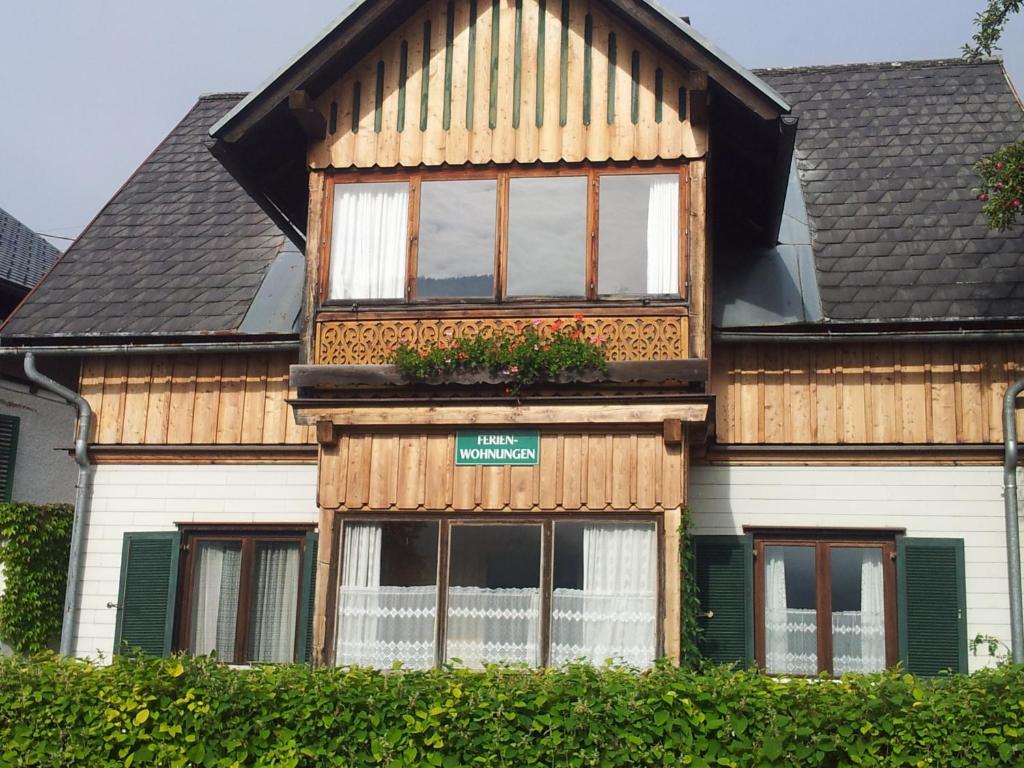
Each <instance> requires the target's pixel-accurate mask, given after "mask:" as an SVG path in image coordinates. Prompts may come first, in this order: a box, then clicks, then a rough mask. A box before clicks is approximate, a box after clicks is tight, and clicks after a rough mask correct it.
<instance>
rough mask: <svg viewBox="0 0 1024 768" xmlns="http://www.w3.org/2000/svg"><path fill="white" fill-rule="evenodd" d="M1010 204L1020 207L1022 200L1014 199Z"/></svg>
mask: <svg viewBox="0 0 1024 768" xmlns="http://www.w3.org/2000/svg"><path fill="white" fill-rule="evenodd" d="M1010 205H1012V206H1013V207H1014V208H1020V200H1014V201H1013V202H1012V203H1010Z"/></svg>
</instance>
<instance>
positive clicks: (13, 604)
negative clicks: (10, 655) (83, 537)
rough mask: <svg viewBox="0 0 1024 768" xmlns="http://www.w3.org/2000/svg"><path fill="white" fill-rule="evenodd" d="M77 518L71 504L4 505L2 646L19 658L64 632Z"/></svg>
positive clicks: (0, 514)
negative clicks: (61, 627)
mask: <svg viewBox="0 0 1024 768" xmlns="http://www.w3.org/2000/svg"><path fill="white" fill-rule="evenodd" d="M73 519H74V510H73V508H72V507H71V506H70V505H68V504H48V505H43V506H37V505H35V504H20V503H6V504H0V566H2V567H3V570H4V582H5V584H4V591H3V595H0V641H3V642H4V643H6V644H7V645H9V646H10V647H11V648H13V649H14V650H15V651H18V652H19V653H38V652H39V651H42V650H44V649H45V648H46V647H47V645H48V644H49V643H50V642H51V641H52V640H54V639H55V638H56V637H57V635H58V633H59V632H60V624H61V616H62V614H63V609H64V588H65V583H66V581H67V573H68V551H69V549H70V546H71V525H72V521H73Z"/></svg>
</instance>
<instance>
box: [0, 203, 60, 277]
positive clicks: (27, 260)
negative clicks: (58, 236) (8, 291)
mask: <svg viewBox="0 0 1024 768" xmlns="http://www.w3.org/2000/svg"><path fill="white" fill-rule="evenodd" d="M59 258H60V251H59V250H57V249H56V248H54V247H53V246H52V245H50V244H49V243H48V242H46V241H45V240H44V239H43V238H41V237H40V236H39V235H37V234H36V233H35V232H33V231H32V230H31V229H29V228H28V227H26V226H25V225H24V224H22V223H21V222H20V221H18V220H17V219H16V218H14V217H13V216H11V214H9V213H8V212H7V211H5V210H4V209H3V208H0V279H2V280H7V281H8V282H10V283H14V284H16V285H20V286H23V287H25V288H31V287H32V286H34V285H35V284H36V283H38V282H39V279H40V278H41V277H42V276H43V275H45V274H46V270H48V269H49V268H50V267H52V266H53V263H54V262H55V261H57V259H59Z"/></svg>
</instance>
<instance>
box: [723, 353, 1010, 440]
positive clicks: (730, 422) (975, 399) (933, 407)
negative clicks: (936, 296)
mask: <svg viewBox="0 0 1024 768" xmlns="http://www.w3.org/2000/svg"><path fill="white" fill-rule="evenodd" d="M1021 375H1024V344H1020V343H1012V342H958V343H955V344H952V343H938V342H931V343H917V344H907V343H882V342H876V343H867V344H863V343H839V342H837V343H832V344H725V343H723V344H716V345H715V349H714V354H713V356H712V384H711V386H712V391H713V393H714V394H715V395H716V398H717V399H716V409H717V433H718V442H719V443H725V444H730V443H731V444H746V445H755V444H794V445H813V444H818V445H822V444H846V445H861V444H876V445H885V444H897V445H898V444H906V445H954V444H997V443H1001V442H1002V439H1003V430H1002V402H1003V394H1004V393H1005V392H1006V388H1007V387H1008V386H1009V384H1010V383H1011V382H1013V381H1014V380H1016V379H1017V378H1018V377H1020V376H1021ZM1017 429H1018V431H1019V430H1021V429H1024V414H1021V415H1020V416H1019V419H1018V427H1017Z"/></svg>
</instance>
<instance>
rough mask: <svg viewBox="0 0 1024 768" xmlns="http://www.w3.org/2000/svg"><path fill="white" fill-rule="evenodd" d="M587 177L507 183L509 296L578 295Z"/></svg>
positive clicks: (583, 276) (582, 290)
mask: <svg viewBox="0 0 1024 768" xmlns="http://www.w3.org/2000/svg"><path fill="white" fill-rule="evenodd" d="M586 245H587V178H586V177H585V176H559V177H547V178H529V179H512V180H511V181H510V182H509V223H508V295H509V296H583V295H585V294H586V282H587V265H586V260H587V259H586V253H587V248H586Z"/></svg>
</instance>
